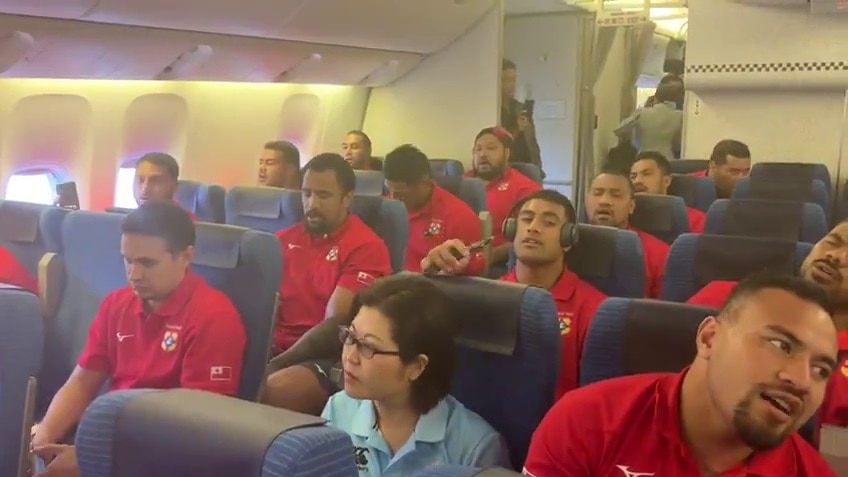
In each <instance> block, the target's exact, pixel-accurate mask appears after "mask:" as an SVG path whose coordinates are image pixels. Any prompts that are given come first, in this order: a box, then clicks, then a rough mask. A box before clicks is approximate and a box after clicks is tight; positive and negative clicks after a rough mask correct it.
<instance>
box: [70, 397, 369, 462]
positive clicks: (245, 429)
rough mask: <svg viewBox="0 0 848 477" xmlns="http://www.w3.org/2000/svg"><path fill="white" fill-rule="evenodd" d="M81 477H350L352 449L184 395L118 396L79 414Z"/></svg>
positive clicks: (258, 410)
mask: <svg viewBox="0 0 848 477" xmlns="http://www.w3.org/2000/svg"><path fill="white" fill-rule="evenodd" d="M76 446H77V460H78V462H79V468H80V471H81V474H82V475H84V476H86V477H137V476H154V475H155V476H157V477H184V476H217V475H221V476H235V475H256V476H263V477H284V476H285V477H288V476H296V477H357V475H358V473H357V470H356V465H355V463H354V459H353V445H352V444H351V440H350V437H349V436H348V435H347V434H346V433H345V432H343V431H341V430H337V429H334V428H332V427H329V426H326V425H325V424H324V420H323V419H321V418H318V417H314V416H307V415H304V414H298V413H294V412H291V411H286V410H283V409H278V408H273V407H270V406H262V405H259V404H254V403H249V402H247V401H242V400H239V399H233V398H228V397H224V396H220V395H217V394H212V393H208V392H202V391H194V390H187V389H173V390H131V391H117V392H112V393H108V394H105V395H103V396H100V397H99V398H97V400H95V401H94V403H92V405H91V406H89V408H88V409H87V410H86V411H85V414H84V415H83V417H82V421H81V422H80V425H79V429H78V432H77V436H76Z"/></svg>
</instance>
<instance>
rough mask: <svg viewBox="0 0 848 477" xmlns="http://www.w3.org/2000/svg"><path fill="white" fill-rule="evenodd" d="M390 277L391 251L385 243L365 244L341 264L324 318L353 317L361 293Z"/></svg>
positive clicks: (352, 252)
mask: <svg viewBox="0 0 848 477" xmlns="http://www.w3.org/2000/svg"><path fill="white" fill-rule="evenodd" d="M391 274H392V265H391V261H390V260H389V250H388V249H387V248H386V244H385V243H383V241H382V240H378V241H374V242H371V243H367V244H363V245H361V246H359V247H357V248H356V249H354V250H352V251H351V252H350V255H348V256H347V257H345V263H344V264H342V272H341V275H340V276H339V281H338V283H336V289H335V290H334V291H333V294H332V295H330V300H329V301H328V302H327V310H326V313H325V314H324V317H325V318H329V317H331V316H337V315H345V314H348V313H350V307H351V305H352V304H353V299H354V297H356V294H357V293H359V290H362V289H363V288H365V287H367V286H370V285H371V284H373V283H374V281H375V280H377V279H378V278H380V277H384V276H387V275H391Z"/></svg>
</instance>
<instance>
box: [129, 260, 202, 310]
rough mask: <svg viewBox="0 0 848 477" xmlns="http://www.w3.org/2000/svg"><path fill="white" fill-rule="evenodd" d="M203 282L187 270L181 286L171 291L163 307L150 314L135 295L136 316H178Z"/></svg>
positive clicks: (142, 301)
mask: <svg viewBox="0 0 848 477" xmlns="http://www.w3.org/2000/svg"><path fill="white" fill-rule="evenodd" d="M202 280H203V279H202V278H200V277H199V276H197V275H195V274H193V273H191V270H186V274H185V277H183V279H182V281H180V284H179V285H177V288H174V290H173V291H171V293H170V294H169V295H168V296H167V298H165V301H163V302H162V304H161V305H159V306H158V307H156V309H154V310H153V311H151V312H149V313H148V312H147V310H145V309H144V300H143V299H141V298H140V297H139V296H138V295H135V296H134V297H133V307H134V309H135V313H136V315H137V316H139V317H140V318H144V317H146V316H151V315H156V316H162V317H167V316H174V315H176V314H178V313H179V312H180V311H182V310H183V308H184V307H185V304H186V302H188V300H189V299H190V298H191V297H192V295H193V294H194V290H195V289H196V288H197V285H198V284H199V283H200V282H201V281H202Z"/></svg>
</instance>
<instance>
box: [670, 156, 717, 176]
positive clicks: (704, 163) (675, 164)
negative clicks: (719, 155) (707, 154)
mask: <svg viewBox="0 0 848 477" xmlns="http://www.w3.org/2000/svg"><path fill="white" fill-rule="evenodd" d="M709 167H710V161H709V159H678V160H676V161H671V172H672V174H691V173H693V172H698V171H703V170H706V169H708V168H709Z"/></svg>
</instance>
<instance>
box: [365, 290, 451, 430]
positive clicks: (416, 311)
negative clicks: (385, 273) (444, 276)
mask: <svg viewBox="0 0 848 477" xmlns="http://www.w3.org/2000/svg"><path fill="white" fill-rule="evenodd" d="M363 306H367V307H369V308H374V309H376V310H378V311H379V312H380V313H381V314H383V315H384V316H385V317H386V318H388V319H389V321H390V322H391V330H392V339H393V340H394V341H395V343H397V345H398V351H399V352H400V360H401V362H403V363H404V364H409V363H412V362H413V361H414V360H415V359H416V358H417V357H418V355H422V354H423V355H426V356H427V358H428V363H427V367H426V368H424V371H423V372H422V373H421V376H419V377H418V379H416V380H415V381H413V382H412V390H411V393H410V394H411V399H412V405H413V407H414V408H415V410H416V411H418V412H420V413H421V414H426V413H427V412H429V411H430V410H431V409H433V408H434V407H436V405H437V404H439V402H440V401H441V400H442V399H444V397H445V396H447V395H448V392H449V391H450V386H451V381H452V379H453V370H454V364H455V361H456V345H455V344H454V335H455V334H456V320H454V317H453V316H452V314H451V312H452V307H451V305H450V300H449V299H448V297H447V296H446V295H445V294H444V293H443V292H442V291H441V290H439V288H438V287H437V286H436V285H435V284H434V283H433V282H431V281H430V280H428V279H427V278H424V277H422V276H420V275H412V274H400V275H393V276H390V277H385V278H381V279H379V280H377V281H376V282H375V283H374V284H373V285H371V286H370V287H368V288H365V289H364V290H362V291H361V292H359V294H358V295H357V296H356V299H355V300H354V302H353V306H352V308H351V312H352V313H353V315H354V316H355V315H356V314H357V313H358V312H359V309H360V308H362V307H363Z"/></svg>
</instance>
